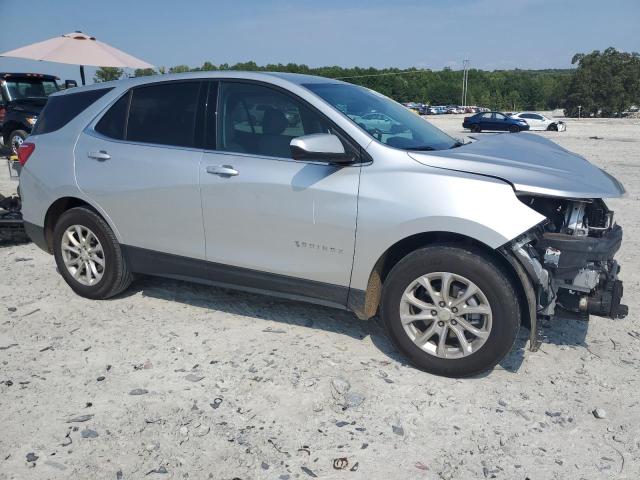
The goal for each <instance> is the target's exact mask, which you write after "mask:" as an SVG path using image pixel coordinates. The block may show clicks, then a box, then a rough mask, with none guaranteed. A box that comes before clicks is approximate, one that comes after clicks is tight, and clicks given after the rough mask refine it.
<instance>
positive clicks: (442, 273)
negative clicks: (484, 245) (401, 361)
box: [381, 246, 520, 377]
mask: <svg viewBox="0 0 640 480" xmlns="http://www.w3.org/2000/svg"><path fill="white" fill-rule="evenodd" d="M508 278H509V277H508V275H507V274H506V273H505V272H504V271H503V270H502V268H501V267H500V266H499V265H497V264H496V263H495V262H494V261H493V260H492V259H491V258H490V257H489V256H487V255H486V254H485V253H484V252H482V251H479V250H471V249H467V248H463V247H457V246H430V247H425V248H422V249H419V250H416V251H414V252H412V253H410V254H409V255H407V256H406V257H405V258H403V259H402V260H401V261H400V262H398V264H396V266H395V267H394V268H393V269H392V270H391V272H390V273H389V275H388V276H387V278H386V279H385V282H384V285H383V292H382V307H381V316H382V320H383V322H384V323H385V326H386V328H387V331H388V332H389V335H390V337H391V339H392V340H393V342H394V343H395V344H396V346H397V347H398V348H399V350H400V351H401V352H402V353H403V354H404V355H406V356H407V358H408V359H409V360H410V361H411V363H413V364H414V365H415V366H417V367H418V368H420V369H422V370H425V371H427V372H430V373H434V374H436V375H443V376H447V377H467V376H471V375H476V374H478V373H481V372H483V371H485V370H488V369H491V368H493V367H494V366H495V365H496V364H497V363H498V362H499V361H500V360H502V359H503V358H504V356H505V355H506V354H507V353H508V352H509V350H510V349H511V347H512V346H513V343H514V341H515V339H516V336H517V334H518V329H519V327H520V306H519V303H518V298H517V295H516V292H515V290H514V287H513V285H512V284H511V282H510V281H509V279H508Z"/></svg>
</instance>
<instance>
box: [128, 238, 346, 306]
mask: <svg viewBox="0 0 640 480" xmlns="http://www.w3.org/2000/svg"><path fill="white" fill-rule="evenodd" d="M121 248H122V252H123V254H124V256H125V258H126V260H127V263H128V265H129V268H130V269H131V271H132V272H134V273H141V274H144V275H154V276H159V277H167V278H174V279H177V280H186V281H191V282H196V283H202V284H205V285H214V286H219V287H224V288H231V289H235V290H244V291H248V292H252V293H260V294H268V295H273V296H278V297H282V298H287V299H290V300H300V301H304V302H309V303H316V304H319V305H324V306H327V307H333V308H340V309H343V310H346V309H347V306H346V305H347V298H348V296H349V287H343V286H340V285H332V284H329V283H323V282H316V281H314V280H306V279H302V278H295V277H289V276H286V275H279V274H275V273H268V272H260V271H257V270H251V269H248V268H242V267H235V266H231V265H224V264H221V263H215V262H209V261H206V260H200V259H195V258H189V257H183V256H180V255H172V254H168V253H161V252H156V251H154V250H147V249H145V248H140V247H132V246H129V245H121Z"/></svg>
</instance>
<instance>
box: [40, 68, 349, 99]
mask: <svg viewBox="0 0 640 480" xmlns="http://www.w3.org/2000/svg"><path fill="white" fill-rule="evenodd" d="M197 79H234V80H256V81H263V82H266V83H275V84H280V85H282V84H283V83H284V84H287V83H288V84H294V85H305V84H309V83H333V84H343V85H352V84H350V83H347V82H342V81H340V80H335V79H332V78H326V77H318V76H315V75H305V74H301V73H288V72H247V71H241V70H211V71H206V72H204V71H199V72H186V73H170V74H167V75H150V76H145V77H133V78H126V79H122V80H114V81H111V82H102V83H94V84H92V85H86V86H83V87H77V88H72V89H67V90H63V91H61V92H56V93H54V94H53V95H55V96H58V95H65V94H69V93H73V92H77V91H78V89H81V90H83V91H86V90H95V89H100V88H108V87H124V88H131V87H135V86H137V85H144V84H147V83H155V82H168V81H172V80H197Z"/></svg>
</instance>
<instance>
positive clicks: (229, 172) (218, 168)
mask: <svg viewBox="0 0 640 480" xmlns="http://www.w3.org/2000/svg"><path fill="white" fill-rule="evenodd" d="M207 173H211V174H213V175H220V176H221V177H235V176H236V175H238V174H239V173H240V172H238V170H236V169H235V168H233V167H232V166H231V165H209V166H208V167H207Z"/></svg>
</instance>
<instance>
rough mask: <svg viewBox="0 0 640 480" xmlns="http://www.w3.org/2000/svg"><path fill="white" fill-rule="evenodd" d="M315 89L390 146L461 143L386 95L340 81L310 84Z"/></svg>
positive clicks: (431, 147)
mask: <svg viewBox="0 0 640 480" xmlns="http://www.w3.org/2000/svg"><path fill="white" fill-rule="evenodd" d="M303 87H305V88H307V89H308V90H311V91H312V92H313V93H315V94H316V95H318V96H319V97H320V98H322V99H323V100H325V101H326V102H328V103H330V104H331V105H332V106H333V107H335V108H336V109H337V110H339V111H340V112H342V113H343V114H344V115H346V116H347V117H348V118H350V119H351V120H352V121H353V122H355V124H356V125H358V126H359V127H360V128H361V129H362V130H364V131H365V132H367V133H368V134H369V135H371V136H372V137H373V138H375V139H376V140H378V141H380V142H382V143H384V144H385V145H389V146H390V147H395V148H401V149H405V150H446V149H448V148H452V147H455V146H458V145H459V142H458V141H457V140H455V139H454V138H452V137H450V136H449V135H447V134H446V133H444V132H443V131H442V130H439V129H437V128H436V127H434V126H433V125H431V124H430V123H429V122H427V121H426V120H424V119H423V118H421V117H420V116H419V115H417V114H416V113H415V112H413V111H411V110H409V109H407V108H405V107H403V106H402V105H400V104H399V103H396V102H394V101H393V100H391V99H390V98H387V97H385V96H384V95H382V94H380V93H377V92H374V91H373V90H369V89H367V88H363V87H358V86H356V85H346V84H340V83H309V84H305V85H303Z"/></svg>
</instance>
